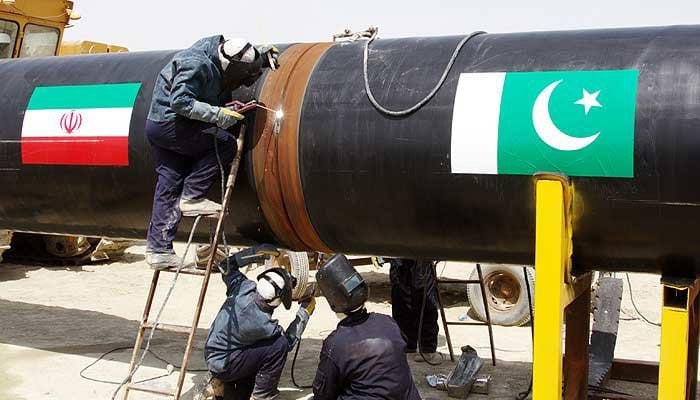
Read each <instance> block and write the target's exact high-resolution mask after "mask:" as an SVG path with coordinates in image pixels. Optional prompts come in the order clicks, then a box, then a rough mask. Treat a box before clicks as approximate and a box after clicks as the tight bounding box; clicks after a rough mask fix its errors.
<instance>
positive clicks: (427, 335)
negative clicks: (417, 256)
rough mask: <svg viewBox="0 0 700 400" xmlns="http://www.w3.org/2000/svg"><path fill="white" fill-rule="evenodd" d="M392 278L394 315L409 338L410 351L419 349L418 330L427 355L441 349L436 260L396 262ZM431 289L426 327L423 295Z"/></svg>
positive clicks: (400, 260) (426, 311)
mask: <svg viewBox="0 0 700 400" xmlns="http://www.w3.org/2000/svg"><path fill="white" fill-rule="evenodd" d="M390 262H391V269H390V270H389V277H390V279H391V316H392V317H394V320H396V323H397V324H399V328H401V332H403V334H404V335H406V341H407V344H408V350H409V351H410V352H415V351H416V350H417V349H418V344H419V343H418V329H421V330H422V332H421V343H420V347H421V349H422V351H423V353H433V352H435V351H436V350H437V341H438V331H439V329H438V308H437V304H438V302H437V287H436V286H435V269H434V268H433V263H432V261H428V260H411V259H400V258H397V259H392V260H391V261H390ZM426 287H427V292H428V293H427V295H428V297H427V299H426V301H425V309H424V311H423V313H424V314H423V326H420V327H419V326H418V323H419V322H420V318H419V316H420V308H421V305H422V304H423V292H424V288H426Z"/></svg>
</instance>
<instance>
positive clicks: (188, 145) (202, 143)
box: [146, 35, 277, 269]
mask: <svg viewBox="0 0 700 400" xmlns="http://www.w3.org/2000/svg"><path fill="white" fill-rule="evenodd" d="M276 67H277V50H276V49H274V48H271V49H269V50H263V49H257V48H255V47H253V46H252V45H251V44H250V43H248V42H247V41H245V40H242V39H229V40H225V39H224V37H223V36H220V35H219V36H212V37H208V38H204V39H201V40H199V41H198V42H196V43H195V44H194V45H192V47H190V48H188V49H186V50H183V51H180V52H178V53H176V54H175V56H174V57H173V59H172V60H171V61H170V62H169V63H168V65H166V66H165V67H164V68H163V70H162V71H161V72H160V74H159V76H158V78H157V80H156V83H155V87H154V89H153V99H152V103H151V109H150V112H149V113H148V120H147V123H146V136H147V137H148V140H149V142H150V143H151V149H152V154H153V158H154V160H155V163H156V173H157V175H158V181H157V183H156V189H155V194H154V196H153V214H152V216H151V223H150V225H149V228H148V236H147V245H146V262H147V263H148V264H149V265H151V267H152V268H154V269H162V268H168V267H174V266H178V265H179V264H180V259H179V258H178V257H177V255H176V254H175V251H174V250H173V240H174V238H175V234H176V233H177V226H178V224H179V223H180V219H181V217H182V215H185V216H197V215H211V214H216V213H218V212H219V211H221V205H220V204H218V203H215V202H213V201H210V200H208V199H207V198H206V194H207V192H208V191H209V188H210V186H211V185H212V183H213V181H214V179H215V178H216V176H217V175H218V173H219V170H220V165H219V161H221V163H222V164H223V165H221V166H222V167H223V168H224V169H225V168H227V166H228V165H229V164H230V163H231V161H232V160H233V157H234V155H235V153H236V148H235V141H234V140H233V139H232V137H231V135H230V134H228V133H227V132H226V129H228V128H230V127H231V126H233V125H234V124H236V122H238V121H239V120H241V119H243V115H241V114H239V113H236V112H234V111H232V110H230V109H228V108H226V107H223V105H224V104H226V103H227V102H229V101H230V100H231V92H232V91H233V90H235V89H236V88H238V87H240V86H241V85H246V86H250V85H252V84H253V83H254V82H255V81H256V80H257V79H258V78H259V77H260V75H261V74H262V72H263V69H264V68H272V69H276ZM217 141H218V142H217ZM217 148H218V149H217Z"/></svg>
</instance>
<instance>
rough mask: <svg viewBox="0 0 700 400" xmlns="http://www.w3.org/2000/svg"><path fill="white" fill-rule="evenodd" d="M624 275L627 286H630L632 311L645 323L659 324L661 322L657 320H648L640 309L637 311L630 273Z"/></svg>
mask: <svg viewBox="0 0 700 400" xmlns="http://www.w3.org/2000/svg"><path fill="white" fill-rule="evenodd" d="M625 277H626V278H627V286H628V287H629V288H630V300H631V301H632V307H634V311H635V312H636V313H637V315H639V317H640V318H641V319H643V320H644V322H646V323H647V324H649V325H653V326H661V324H660V323H658V322H654V321H650V320H649V319H648V318H647V317H645V316H644V314H642V312H641V311H639V308H637V304H636V303H635V302H634V295H633V294H632V282H631V281H630V274H629V273H625Z"/></svg>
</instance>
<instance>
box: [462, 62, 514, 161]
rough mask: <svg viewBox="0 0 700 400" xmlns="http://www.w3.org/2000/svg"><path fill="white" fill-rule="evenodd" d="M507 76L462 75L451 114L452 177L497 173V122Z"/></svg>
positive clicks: (499, 74) (494, 74)
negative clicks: (456, 175) (454, 175)
mask: <svg viewBox="0 0 700 400" xmlns="http://www.w3.org/2000/svg"><path fill="white" fill-rule="evenodd" d="M505 77H506V74H505V72H488V73H474V74H461V75H460V76H459V83H458V84H457V93H456V94H455V103H454V110H453V112H452V144H451V148H450V153H451V154H450V157H451V169H452V173H453V174H497V173H498V119H499V117H500V110H501V95H502V93H503V82H504V81H505Z"/></svg>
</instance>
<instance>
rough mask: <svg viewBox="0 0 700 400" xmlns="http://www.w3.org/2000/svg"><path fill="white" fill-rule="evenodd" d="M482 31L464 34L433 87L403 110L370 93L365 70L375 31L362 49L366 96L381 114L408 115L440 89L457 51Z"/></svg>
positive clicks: (375, 35)
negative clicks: (387, 105) (382, 103)
mask: <svg viewBox="0 0 700 400" xmlns="http://www.w3.org/2000/svg"><path fill="white" fill-rule="evenodd" d="M482 33H486V32H481V31H478V32H472V33H470V34H469V35H467V36H465V37H464V38H463V39H462V40H461V41H460V42H459V43H458V44H457V47H455V49H454V51H453V52H452V57H450V60H449V61H448V62H447V66H445V70H444V71H443V73H442V76H441V77H440V80H438V82H437V84H435V86H434V87H433V89H432V90H431V91H430V92H429V93H428V94H427V95H426V96H425V97H424V98H423V99H421V100H420V101H419V102H418V103H416V104H414V105H413V106H411V107H409V108H406V109H404V110H389V109H388V108H386V107H384V106H382V105H381V104H379V102H378V101H377V99H375V98H374V95H373V94H372V88H370V87H369V76H368V75H369V74H368V72H367V59H368V54H369V45H370V44H371V43H372V42H373V41H374V39H376V38H377V32H376V31H375V32H374V33H373V34H372V36H371V37H370V38H369V39H368V40H367V42H365V49H364V56H363V59H362V60H363V61H362V72H363V76H364V80H365V92H366V93H367V98H368V99H369V101H370V103H372V105H373V106H374V108H376V109H377V110H379V111H380V112H382V113H383V114H386V115H390V116H392V117H403V116H405V115H408V114H410V113H412V112H414V111H416V110H418V109H420V108H421V107H423V106H424V105H425V104H426V103H428V102H429V101H430V99H432V98H433V96H435V94H436V93H437V92H438V90H440V88H441V87H442V85H443V83H445V80H446V79H447V75H448V74H449V73H450V70H451V69H452V66H453V65H454V63H455V61H456V60H457V56H458V55H459V52H460V51H461V50H462V48H463V47H464V45H466V44H467V43H468V42H469V41H470V40H472V39H473V38H474V37H476V36H478V35H481V34H482Z"/></svg>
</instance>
